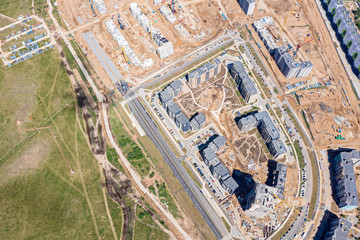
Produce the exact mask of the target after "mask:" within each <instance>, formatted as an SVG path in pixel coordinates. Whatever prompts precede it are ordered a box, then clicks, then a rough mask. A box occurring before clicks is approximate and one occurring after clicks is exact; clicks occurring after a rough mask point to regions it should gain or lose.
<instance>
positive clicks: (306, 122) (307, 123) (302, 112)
mask: <svg viewBox="0 0 360 240" xmlns="http://www.w3.org/2000/svg"><path fill="white" fill-rule="evenodd" d="M301 115H302V117H303V119H304V122H305V124H306V127H307V128H308V130H309V133H310V136H311V138H312V140H313V141H315V139H314V136H313V134H312V132H311V129H310V125H309V122H308V120H307V119H306V116H305V111H304V110H301Z"/></svg>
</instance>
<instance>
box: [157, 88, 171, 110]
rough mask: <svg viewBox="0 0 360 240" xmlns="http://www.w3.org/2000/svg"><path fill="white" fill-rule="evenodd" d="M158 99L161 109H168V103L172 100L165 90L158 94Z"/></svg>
mask: <svg viewBox="0 0 360 240" xmlns="http://www.w3.org/2000/svg"><path fill="white" fill-rule="evenodd" d="M159 99H160V102H161V104H162V105H163V107H164V108H165V109H166V108H167V107H168V102H169V101H170V100H172V96H171V94H170V93H169V91H167V90H166V88H165V89H164V90H163V91H161V92H160V93H159Z"/></svg>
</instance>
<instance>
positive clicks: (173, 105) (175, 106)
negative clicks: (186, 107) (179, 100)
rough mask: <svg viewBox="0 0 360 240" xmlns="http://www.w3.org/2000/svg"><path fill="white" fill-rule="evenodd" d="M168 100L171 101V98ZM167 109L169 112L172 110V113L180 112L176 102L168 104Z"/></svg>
mask: <svg viewBox="0 0 360 240" xmlns="http://www.w3.org/2000/svg"><path fill="white" fill-rule="evenodd" d="M170 101H173V100H170ZM168 111H169V112H172V113H174V114H179V113H181V109H180V107H179V105H177V104H176V103H174V104H172V105H169V106H168Z"/></svg>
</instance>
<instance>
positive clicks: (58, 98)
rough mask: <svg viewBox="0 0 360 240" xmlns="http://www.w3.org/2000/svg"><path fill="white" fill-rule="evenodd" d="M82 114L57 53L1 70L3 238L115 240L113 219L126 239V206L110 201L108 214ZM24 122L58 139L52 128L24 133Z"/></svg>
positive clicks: (0, 201) (0, 233)
mask: <svg viewBox="0 0 360 240" xmlns="http://www.w3.org/2000/svg"><path fill="white" fill-rule="evenodd" d="M76 114H77V113H76V106H75V102H74V100H73V96H72V94H71V86H70V81H69V79H68V76H67V74H66V72H65V69H64V66H63V64H62V62H60V57H59V55H58V52H56V51H55V50H51V51H48V52H45V53H43V54H40V55H39V56H37V57H35V58H33V59H31V60H28V61H26V62H24V63H21V64H18V65H16V66H14V67H12V68H4V67H1V68H0V132H1V138H0V152H1V153H2V154H1V155H0V192H1V194H0V226H1V229H2V230H1V231H0V239H28V238H31V239H96V238H97V239H99V238H102V239H113V238H114V237H113V232H112V229H111V226H110V220H109V219H111V220H112V221H113V222H114V226H115V232H116V235H118V236H119V235H120V234H121V222H122V214H121V209H119V207H118V206H117V205H116V204H113V203H109V208H110V209H109V210H110V211H109V212H110V213H111V215H112V216H108V215H107V213H106V208H105V201H106V200H107V199H106V195H105V196H104V195H103V192H102V189H101V187H102V184H101V183H102V182H101V179H100V168H99V165H98V163H97V161H96V159H95V158H94V156H93V155H92V153H91V151H90V149H89V147H88V145H87V142H86V139H85V137H84V135H83V132H82V131H84V129H82V126H81V125H80V124H81V122H78V121H77V120H76V117H77V116H76ZM18 120H19V121H21V122H22V124H21V129H22V130H25V129H29V128H37V127H50V128H51V131H52V132H53V133H54V135H55V136H56V138H54V137H53V136H52V134H51V132H50V129H42V130H40V131H27V132H25V133H20V132H19V131H18V127H17V125H16V122H17V121H18ZM80 121H82V120H81V118H80ZM79 123H80V124H79ZM55 139H56V140H55ZM56 141H57V142H58V143H59V146H60V148H59V147H58V146H57V144H56ZM60 151H62V152H63V153H64V157H65V159H64V158H63V157H62V155H61V152H60ZM67 162H68V164H67ZM69 166H70V168H72V169H74V170H75V173H74V174H70V170H69ZM119 211H120V212H119ZM112 218H114V219H112Z"/></svg>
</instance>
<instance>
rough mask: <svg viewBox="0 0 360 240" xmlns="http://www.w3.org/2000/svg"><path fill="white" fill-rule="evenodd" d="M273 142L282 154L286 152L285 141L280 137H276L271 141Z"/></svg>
mask: <svg viewBox="0 0 360 240" xmlns="http://www.w3.org/2000/svg"><path fill="white" fill-rule="evenodd" d="M271 144H272V145H273V147H274V148H275V149H276V152H277V153H278V154H279V155H281V154H283V153H286V148H285V145H284V143H283V142H282V141H281V140H280V139H275V140H272V141H271Z"/></svg>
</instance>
